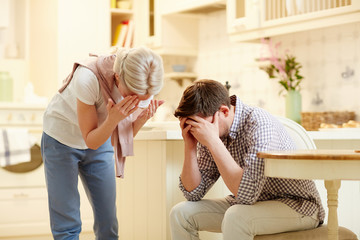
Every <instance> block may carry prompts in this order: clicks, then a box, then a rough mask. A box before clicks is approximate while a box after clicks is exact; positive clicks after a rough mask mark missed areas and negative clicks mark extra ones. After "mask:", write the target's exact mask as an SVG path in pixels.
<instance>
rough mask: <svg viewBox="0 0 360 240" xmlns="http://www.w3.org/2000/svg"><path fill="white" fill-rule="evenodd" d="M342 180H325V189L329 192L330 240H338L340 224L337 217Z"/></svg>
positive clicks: (328, 225)
mask: <svg viewBox="0 0 360 240" xmlns="http://www.w3.org/2000/svg"><path fill="white" fill-rule="evenodd" d="M340 185H341V182H340V180H325V188H326V190H327V204H328V209H329V216H328V224H327V227H328V239H329V240H338V239H339V236H338V233H339V223H338V215H337V207H338V191H339V188H340Z"/></svg>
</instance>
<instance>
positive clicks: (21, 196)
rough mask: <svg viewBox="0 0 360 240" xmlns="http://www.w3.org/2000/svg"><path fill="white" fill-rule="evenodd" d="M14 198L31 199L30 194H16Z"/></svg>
mask: <svg viewBox="0 0 360 240" xmlns="http://www.w3.org/2000/svg"><path fill="white" fill-rule="evenodd" d="M13 196H14V198H28V197H29V194H26V193H16V194H14V195H13Z"/></svg>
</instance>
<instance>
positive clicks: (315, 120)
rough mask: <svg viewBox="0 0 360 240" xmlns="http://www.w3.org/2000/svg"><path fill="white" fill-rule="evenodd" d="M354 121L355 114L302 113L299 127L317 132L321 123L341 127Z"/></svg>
mask: <svg viewBox="0 0 360 240" xmlns="http://www.w3.org/2000/svg"><path fill="white" fill-rule="evenodd" d="M349 120H355V112H349V111H342V112H338V111H337V112H302V113H301V125H302V126H303V127H304V128H305V129H306V130H308V131H317V130H319V128H320V124H321V123H327V124H337V125H341V124H343V123H345V122H348V121H349Z"/></svg>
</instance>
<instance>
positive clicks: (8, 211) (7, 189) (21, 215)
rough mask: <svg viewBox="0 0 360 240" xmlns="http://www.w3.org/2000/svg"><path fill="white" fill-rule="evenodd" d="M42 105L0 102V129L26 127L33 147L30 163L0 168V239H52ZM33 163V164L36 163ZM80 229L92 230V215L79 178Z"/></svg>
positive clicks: (85, 231) (43, 107)
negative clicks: (43, 157)
mask: <svg viewBox="0 0 360 240" xmlns="http://www.w3.org/2000/svg"><path fill="white" fill-rule="evenodd" d="M44 110H45V106H43V105H37V104H24V103H1V104H0V129H3V128H4V129H5V128H27V129H28V132H29V134H30V137H31V141H33V142H34V143H35V146H34V147H33V148H32V149H31V163H29V164H28V165H27V166H26V167H25V164H27V163H21V164H18V165H10V166H6V167H2V168H1V167H0V213H1V214H0V239H9V238H11V239H14V240H15V239H19V240H20V239H31V236H37V237H34V239H42V237H41V236H43V237H44V239H49V238H51V237H50V235H51V232H50V220H49V213H48V212H49V211H48V199H47V190H46V183H45V174H44V165H43V163H42V159H41V153H40V147H39V146H40V141H41V134H42V120H43V119H42V118H43V113H44ZM35 163H36V164H35ZM79 192H80V199H81V210H80V211H81V218H82V223H83V225H82V230H83V232H84V233H89V232H92V228H93V214H92V208H91V206H90V203H89V201H88V199H87V196H86V193H85V190H84V189H83V187H82V184H81V180H80V179H79Z"/></svg>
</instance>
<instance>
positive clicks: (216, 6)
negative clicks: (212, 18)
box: [163, 0, 226, 15]
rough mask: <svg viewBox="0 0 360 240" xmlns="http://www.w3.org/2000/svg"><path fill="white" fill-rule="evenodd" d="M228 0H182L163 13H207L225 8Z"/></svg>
mask: <svg viewBox="0 0 360 240" xmlns="http://www.w3.org/2000/svg"><path fill="white" fill-rule="evenodd" d="M225 9H226V0H196V1H193V0H182V1H177V2H176V4H172V5H171V6H169V7H168V8H167V9H166V10H164V12H163V15H168V14H177V13H187V14H207V13H210V12H214V11H218V10H225Z"/></svg>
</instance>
